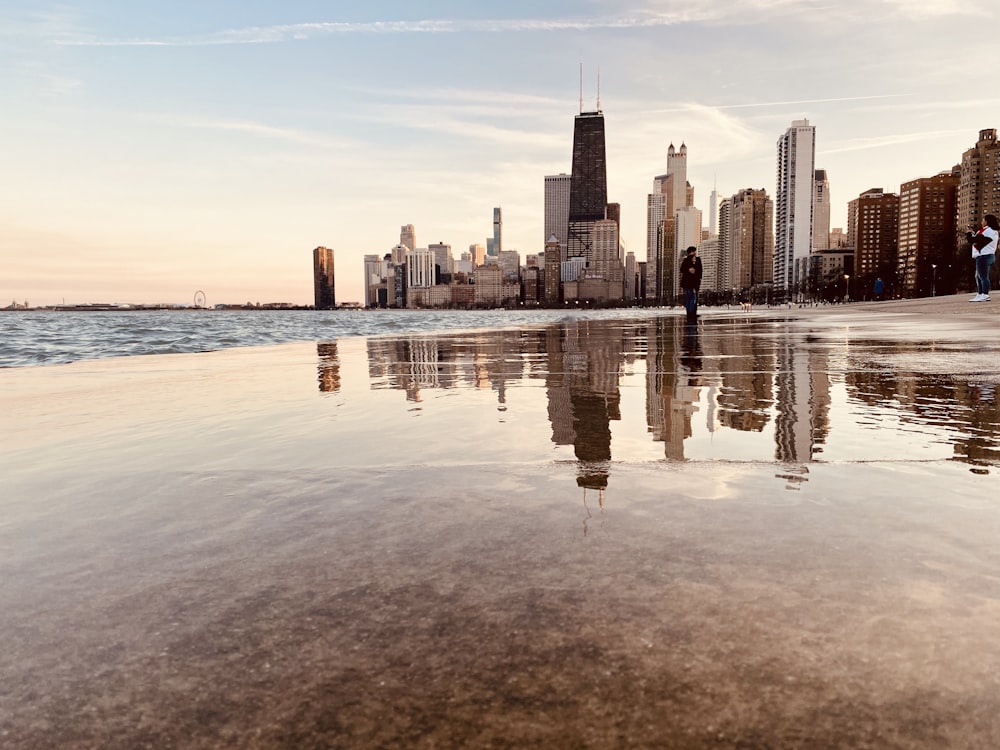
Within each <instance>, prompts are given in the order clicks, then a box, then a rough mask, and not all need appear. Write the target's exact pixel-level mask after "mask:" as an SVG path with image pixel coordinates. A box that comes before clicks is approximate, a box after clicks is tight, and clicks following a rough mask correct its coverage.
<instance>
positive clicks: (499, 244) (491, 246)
mask: <svg viewBox="0 0 1000 750" xmlns="http://www.w3.org/2000/svg"><path fill="white" fill-rule="evenodd" d="M501 250H503V211H501V210H500V206H497V207H496V208H494V209H493V237H491V238H489V239H487V241H486V254H487V255H489V256H491V257H493V258H496V257H498V256H499V255H500V251H501Z"/></svg>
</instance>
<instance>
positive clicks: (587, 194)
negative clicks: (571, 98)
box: [557, 108, 608, 259]
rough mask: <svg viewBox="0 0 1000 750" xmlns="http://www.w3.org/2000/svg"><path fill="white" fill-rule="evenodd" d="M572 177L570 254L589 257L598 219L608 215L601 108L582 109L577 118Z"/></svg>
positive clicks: (569, 220) (574, 130)
mask: <svg viewBox="0 0 1000 750" xmlns="http://www.w3.org/2000/svg"><path fill="white" fill-rule="evenodd" d="M571 178H572V180H571V183H570V193H569V217H568V222H567V223H568V229H567V238H566V243H567V248H566V255H567V257H568V258H588V259H589V258H590V257H591V255H592V253H593V229H594V222H597V221H601V220H602V219H604V217H605V212H606V210H607V205H608V177H607V166H606V159H605V148H604V115H603V114H602V113H601V111H600V108H598V109H597V111H596V112H581V113H580V114H578V115H577V116H576V118H575V121H574V124H573V171H572V175H571ZM557 236H558V235H557Z"/></svg>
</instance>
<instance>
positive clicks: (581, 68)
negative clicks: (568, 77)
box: [580, 50, 583, 115]
mask: <svg viewBox="0 0 1000 750" xmlns="http://www.w3.org/2000/svg"><path fill="white" fill-rule="evenodd" d="M580 114H581V115H582V114H583V50H581V51H580Z"/></svg>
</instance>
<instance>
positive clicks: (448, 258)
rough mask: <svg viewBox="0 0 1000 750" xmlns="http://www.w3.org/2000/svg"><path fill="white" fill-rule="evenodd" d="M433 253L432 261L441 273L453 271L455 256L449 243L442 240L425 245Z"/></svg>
mask: <svg viewBox="0 0 1000 750" xmlns="http://www.w3.org/2000/svg"><path fill="white" fill-rule="evenodd" d="M427 249H428V250H430V251H431V253H432V254H433V255H434V263H435V264H437V267H438V270H439V271H440V272H441V273H454V272H455V256H453V255H452V254H451V245H448V244H446V243H444V242H434V243H431V244H430V245H428V246H427Z"/></svg>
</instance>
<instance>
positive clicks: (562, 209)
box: [545, 173, 573, 262]
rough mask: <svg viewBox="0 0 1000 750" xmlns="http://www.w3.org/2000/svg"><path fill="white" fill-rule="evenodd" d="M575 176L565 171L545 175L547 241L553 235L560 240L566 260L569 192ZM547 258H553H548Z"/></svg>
mask: <svg viewBox="0 0 1000 750" xmlns="http://www.w3.org/2000/svg"><path fill="white" fill-rule="evenodd" d="M572 181H573V178H572V177H571V176H570V175H568V174H565V173H562V174H555V175H547V176H546V177H545V242H548V241H549V239H550V238H552V237H553V236H554V237H555V238H556V239H557V240H558V241H559V247H560V252H561V253H562V258H561V259H560V262H562V261H563V260H566V248H567V236H568V232H569V194H570V185H571V183H572ZM547 260H552V259H551V258H547Z"/></svg>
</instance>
